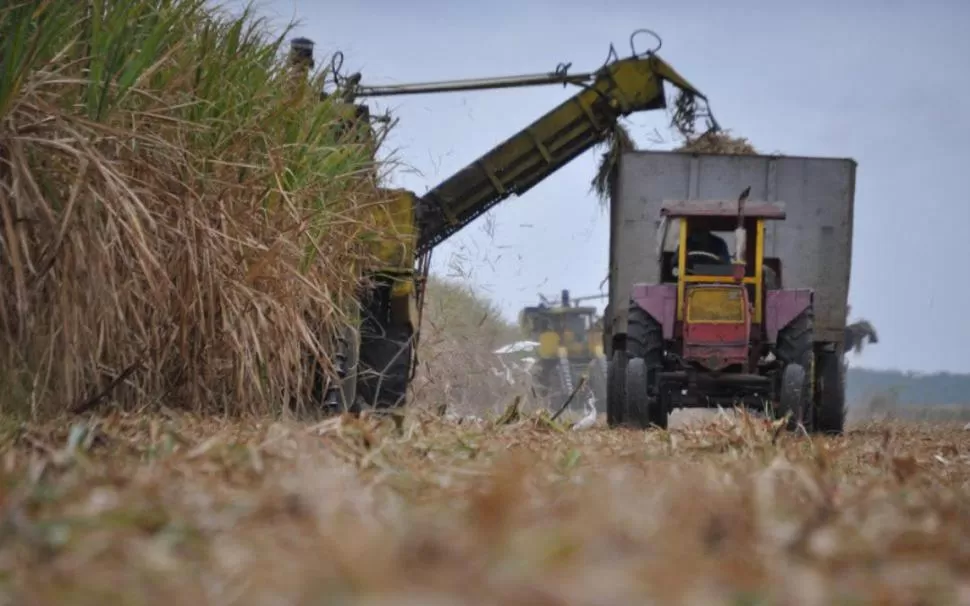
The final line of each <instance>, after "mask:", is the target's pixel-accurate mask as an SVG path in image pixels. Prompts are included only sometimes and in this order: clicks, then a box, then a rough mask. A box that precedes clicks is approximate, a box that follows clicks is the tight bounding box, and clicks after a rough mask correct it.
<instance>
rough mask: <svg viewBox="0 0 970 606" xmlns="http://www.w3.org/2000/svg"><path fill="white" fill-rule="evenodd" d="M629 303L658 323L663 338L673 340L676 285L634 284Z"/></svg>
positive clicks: (675, 313) (675, 319)
mask: <svg viewBox="0 0 970 606" xmlns="http://www.w3.org/2000/svg"><path fill="white" fill-rule="evenodd" d="M630 292H631V294H630V302H631V304H635V305H637V306H638V307H639V308H640V309H642V310H643V311H645V312H647V313H648V314H649V315H650V317H652V318H653V319H654V320H656V321H657V322H659V323H660V327H661V329H662V331H663V338H664V339H666V340H670V339H673V338H674V324H676V322H677V285H676V284H634V285H633V288H632V289H631V291H630Z"/></svg>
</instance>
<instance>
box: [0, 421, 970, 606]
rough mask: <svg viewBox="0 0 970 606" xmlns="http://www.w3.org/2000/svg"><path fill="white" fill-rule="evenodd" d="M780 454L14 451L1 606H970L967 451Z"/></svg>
mask: <svg viewBox="0 0 970 606" xmlns="http://www.w3.org/2000/svg"><path fill="white" fill-rule="evenodd" d="M775 429H776V428H775V427H773V426H772V425H770V424H769V423H766V422H764V421H760V420H756V419H753V418H750V417H747V416H743V415H742V416H739V417H736V416H733V415H725V416H722V417H719V418H716V419H714V420H713V421H709V422H699V424H696V425H693V426H685V427H681V428H675V429H672V430H671V431H669V432H657V433H645V432H639V431H633V430H613V431H608V430H605V429H603V428H599V429H594V430H591V431H589V432H584V433H575V432H568V431H563V430H562V428H561V427H559V426H557V425H555V424H551V423H548V422H547V421H544V420H542V418H541V417H540V416H539V415H533V416H525V417H522V418H521V419H520V420H518V421H517V422H513V423H511V424H503V425H498V424H494V423H488V422H483V423H476V424H472V425H465V424H462V425H456V424H453V423H448V422H444V421H442V420H441V419H438V418H436V417H434V416H432V415H428V414H427V413H423V412H420V411H414V412H412V413H411V415H410V416H409V418H407V419H406V420H405V422H404V424H403V426H402V427H401V428H400V429H395V427H394V424H393V423H391V422H389V421H381V420H380V419H377V418H374V417H367V416H365V417H363V418H361V419H354V418H350V417H345V418H335V419H332V420H329V421H326V422H324V423H322V424H320V425H317V426H314V427H309V428H308V427H306V426H296V425H292V424H289V423H270V422H266V421H258V420H252V421H244V422H241V423H234V424H223V423H220V422H217V421H213V420H211V419H209V420H206V419H203V418H200V417H196V416H193V415H190V414H174V413H172V414H168V415H165V416H149V417H141V416H129V415H126V414H121V413H118V414H113V415H110V416H106V417H91V418H88V419H87V420H86V421H85V422H84V423H77V424H75V425H73V426H70V425H68V424H53V425H27V426H18V427H8V428H7V429H6V431H5V434H4V437H3V438H2V439H3V451H4V452H5V453H6V454H5V455H4V458H3V462H2V463H3V466H2V475H0V480H2V486H3V487H4V492H3V499H2V507H3V511H2V513H3V520H4V526H3V533H4V534H3V538H4V540H3V541H2V543H0V562H2V566H3V569H4V570H6V571H8V574H7V575H6V576H4V577H3V578H2V579H0V601H3V603H30V604H37V605H38V606H41V605H44V604H55V603H68V602H69V603H72V604H96V603H144V604H154V603H186V604H229V603H232V604H260V603H270V602H272V603H278V604H315V603H320V600H330V601H340V602H341V603H346V604H385V603H388V604H390V603H394V604H456V603H474V604H479V603H480V604H486V603H489V604H491V603H502V604H550V605H553V604H597V605H609V604H633V603H704V604H738V603H747V604H755V603H757V604H839V603H863V602H864V603H879V604H914V603H934V604H943V603H966V600H967V597H968V593H967V592H968V591H970V585H968V582H967V578H968V575H967V573H968V572H970V559H968V554H967V551H966V545H967V543H968V541H970V510H968V509H967V507H968V506H967V503H970V499H968V497H970V494H968V489H967V486H968V481H970V451H968V450H967V446H966V439H965V436H966V432H965V431H962V430H961V429H960V428H959V427H950V426H946V425H936V426H934V425H922V426H920V425H904V424H874V425H869V426H863V427H860V428H857V429H855V430H853V431H851V432H849V433H848V435H846V436H845V437H843V438H839V439H825V438H818V439H814V440H808V439H804V438H798V437H795V436H792V435H790V434H786V433H781V434H778V433H777V432H776V430H775Z"/></svg>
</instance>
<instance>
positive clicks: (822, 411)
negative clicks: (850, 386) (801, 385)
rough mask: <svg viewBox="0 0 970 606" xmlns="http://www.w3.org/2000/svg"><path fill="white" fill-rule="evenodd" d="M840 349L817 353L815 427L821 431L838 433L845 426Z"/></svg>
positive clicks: (843, 380) (843, 385) (843, 382)
mask: <svg viewBox="0 0 970 606" xmlns="http://www.w3.org/2000/svg"><path fill="white" fill-rule="evenodd" d="M840 353H841V352H840V351H839V350H838V349H837V350H836V351H825V352H820V353H819V355H818V362H817V366H816V369H815V371H816V378H815V381H816V390H817V391H818V406H817V409H816V410H817V413H818V414H817V416H816V419H815V429H816V430H817V431H819V432H821V433H826V434H831V435H839V434H841V433H842V431H843V429H844V426H845V377H844V375H843V366H842V356H841V355H840Z"/></svg>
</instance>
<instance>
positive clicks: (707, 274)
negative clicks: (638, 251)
mask: <svg viewBox="0 0 970 606" xmlns="http://www.w3.org/2000/svg"><path fill="white" fill-rule="evenodd" d="M784 218H785V212H784V211H783V210H782V209H780V208H778V207H776V206H773V205H771V204H767V203H753V204H748V205H745V200H744V197H743V196H742V198H741V199H740V200H738V201H694V200H691V201H671V202H665V203H664V204H663V206H662V207H661V231H662V234H661V238H660V242H661V251H660V259H659V261H660V263H661V281H662V282H664V283H676V285H677V287H676V293H677V295H676V322H677V325H678V326H679V328H680V330H679V332H680V334H681V336H682V340H681V344H682V351H680V352H678V353H679V355H680V356H681V357H682V358H683V359H684V360H685V361H689V362H691V363H693V364H696V365H699V366H701V367H703V368H706V369H707V370H710V371H722V370H727V369H729V368H731V367H735V368H739V369H740V368H745V369H747V368H748V367H749V366H750V355H749V347H748V345H749V343H750V342H751V340H752V327H755V328H754V330H755V331H757V332H760V326H761V324H762V321H763V316H764V298H765V293H764V291H765V268H766V266H765V258H764V237H765V222H766V221H768V220H782V219H784ZM672 225H673V226H675V229H674V231H673V233H669V231H670V227H671V226H672ZM668 233H669V235H672V236H674V237H675V238H676V246H675V248H674V250H673V251H669V252H668V251H665V250H663V245H662V243H663V242H664V241H665V240H666V239H667V236H668ZM749 242H750V243H753V246H751V245H749ZM775 265H776V267H774V268H769V271H770V273H772V274H774V276H777V275H778V273H779V270H780V267H777V264H775ZM769 285H770V286H771V285H772V281H769Z"/></svg>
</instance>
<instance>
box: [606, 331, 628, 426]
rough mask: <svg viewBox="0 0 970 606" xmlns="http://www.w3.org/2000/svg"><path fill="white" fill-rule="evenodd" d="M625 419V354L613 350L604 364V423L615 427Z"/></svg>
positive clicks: (620, 350) (619, 350) (618, 350)
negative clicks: (610, 357) (611, 355)
mask: <svg viewBox="0 0 970 606" xmlns="http://www.w3.org/2000/svg"><path fill="white" fill-rule="evenodd" d="M626 418H627V416H626V352H625V351H623V350H622V349H614V350H613V357H612V359H611V360H610V361H609V362H607V364H606V423H607V425H609V426H610V427H616V426H617V425H623V424H624V423H625V422H626Z"/></svg>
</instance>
